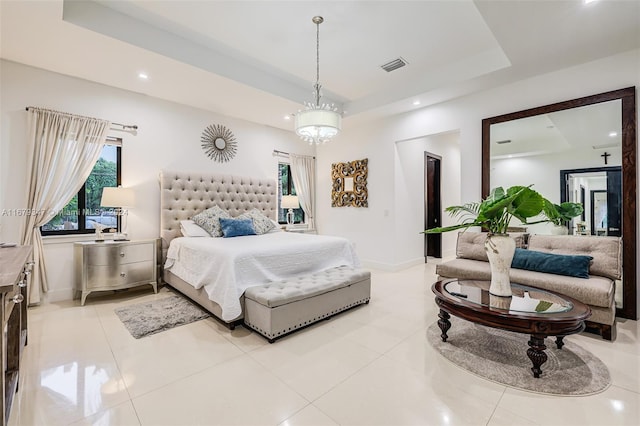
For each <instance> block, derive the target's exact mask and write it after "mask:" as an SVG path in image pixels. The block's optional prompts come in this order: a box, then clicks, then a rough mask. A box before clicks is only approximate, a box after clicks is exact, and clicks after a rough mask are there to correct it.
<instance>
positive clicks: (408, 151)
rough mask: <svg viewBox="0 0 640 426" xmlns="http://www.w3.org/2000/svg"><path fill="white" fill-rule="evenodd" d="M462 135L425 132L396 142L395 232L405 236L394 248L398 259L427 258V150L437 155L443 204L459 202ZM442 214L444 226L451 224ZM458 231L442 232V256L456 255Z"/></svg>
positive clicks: (448, 218) (399, 236)
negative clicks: (425, 176)
mask: <svg viewBox="0 0 640 426" xmlns="http://www.w3.org/2000/svg"><path fill="white" fill-rule="evenodd" d="M459 139H460V135H459V134H458V133H457V132H450V133H443V134H439V135H432V136H424V137H420V138H416V139H410V140H406V141H399V142H397V143H396V162H395V164H396V173H395V185H394V192H395V202H394V205H395V206H398V208H397V209H396V227H395V236H396V239H397V240H402V241H403V243H401V244H399V245H398V247H397V250H396V251H395V253H394V255H395V259H394V260H395V262H396V263H406V262H407V261H408V262H412V261H414V260H419V261H421V262H424V234H421V233H420V231H422V230H424V191H425V187H424V153H425V152H429V153H431V154H435V155H438V156H440V157H441V158H442V160H441V161H440V171H441V182H442V194H441V202H442V205H443V206H444V207H446V206H450V205H454V204H460V144H459ZM452 224H453V221H452V220H451V217H449V215H443V217H442V224H441V226H448V225H452ZM455 245H456V233H454V232H451V233H445V234H444V235H443V236H442V257H443V258H447V257H455V248H456V247H455Z"/></svg>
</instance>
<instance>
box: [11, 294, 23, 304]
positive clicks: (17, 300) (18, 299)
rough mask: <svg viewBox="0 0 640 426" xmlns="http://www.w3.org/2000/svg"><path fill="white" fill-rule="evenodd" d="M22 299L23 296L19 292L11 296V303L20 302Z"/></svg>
mask: <svg viewBox="0 0 640 426" xmlns="http://www.w3.org/2000/svg"><path fill="white" fill-rule="evenodd" d="M23 300H24V296H23V295H21V294H16V295H15V296H13V303H15V304H18V303H22V301H23Z"/></svg>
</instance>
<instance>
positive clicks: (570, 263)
mask: <svg viewBox="0 0 640 426" xmlns="http://www.w3.org/2000/svg"><path fill="white" fill-rule="evenodd" d="M592 260H593V257H591V256H583V255H570V254H553V253H544V252H541V251H535V250H525V249H520V248H517V249H516V253H515V254H514V256H513V261H512V262H511V267H512V268H516V269H526V270H528V271H537V272H546V273H548V274H558V275H566V276H569V277H576V278H589V265H590V264H591V261H592Z"/></svg>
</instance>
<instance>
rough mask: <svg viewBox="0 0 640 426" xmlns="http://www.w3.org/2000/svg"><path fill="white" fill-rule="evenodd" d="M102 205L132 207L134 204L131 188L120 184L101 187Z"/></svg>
mask: <svg viewBox="0 0 640 426" xmlns="http://www.w3.org/2000/svg"><path fill="white" fill-rule="evenodd" d="M100 205H101V206H102V207H133V206H135V194H134V192H133V189H130V188H123V187H121V186H119V187H117V188H114V187H105V188H102V200H101V201H100Z"/></svg>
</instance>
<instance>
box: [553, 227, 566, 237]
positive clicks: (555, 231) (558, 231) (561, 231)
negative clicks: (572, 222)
mask: <svg viewBox="0 0 640 426" xmlns="http://www.w3.org/2000/svg"><path fill="white" fill-rule="evenodd" d="M551 234H552V235H568V234H569V229H567V227H566V226H564V225H553V226H552V227H551Z"/></svg>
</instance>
